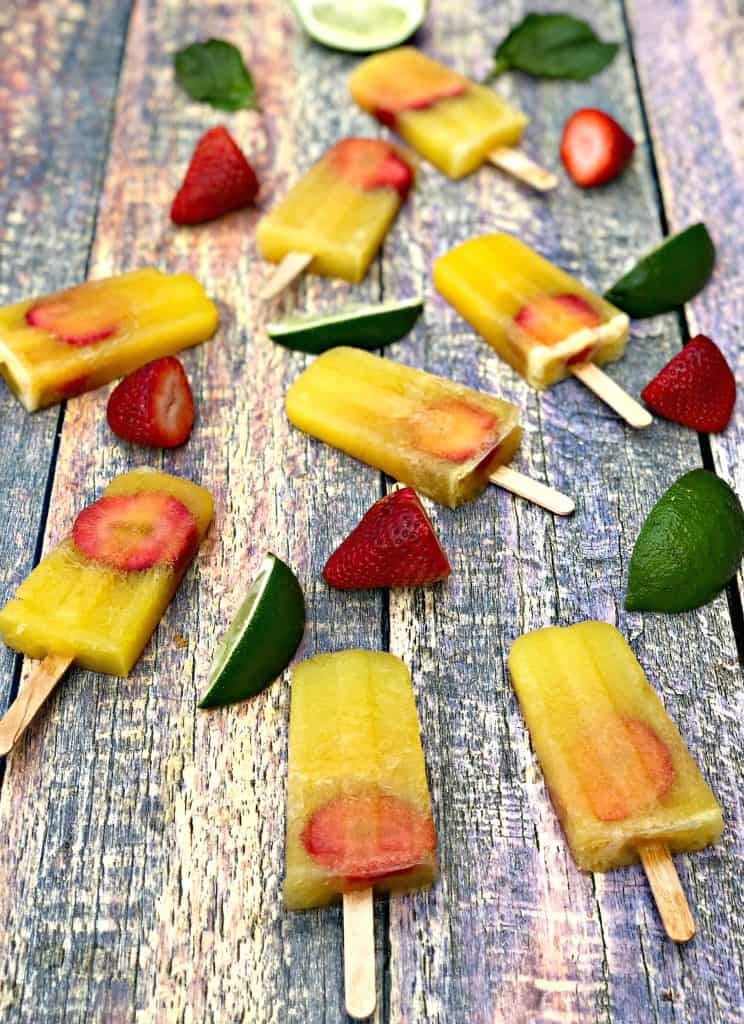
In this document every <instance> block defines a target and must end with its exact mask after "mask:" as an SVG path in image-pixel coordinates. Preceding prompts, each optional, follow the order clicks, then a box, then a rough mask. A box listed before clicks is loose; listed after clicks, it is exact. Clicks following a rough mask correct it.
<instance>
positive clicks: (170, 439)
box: [106, 356, 194, 448]
mask: <svg viewBox="0 0 744 1024" xmlns="http://www.w3.org/2000/svg"><path fill="white" fill-rule="evenodd" d="M106 419H107V420H108V424H109V426H110V427H111V429H112V430H113V432H114V433H115V434H118V436H119V437H121V438H123V439H124V440H125V441H131V442H132V444H149V445H152V446H153V447H155V448H174V447H175V446H176V445H179V444H183V442H184V441H185V440H186V438H187V437H188V436H189V433H190V432H191V427H192V425H193V423H194V399H193V396H192V394H191V388H190V387H189V382H188V379H187V377H186V374H185V372H184V369H183V367H182V366H181V364H180V363H179V361H178V360H177V359H176V357H175V356H163V357H162V358H161V359H154V360H153V361H152V362H151V363H146V364H145V365H144V366H141V367H140V368H139V370H135V371H134V373H130V374H129V376H128V377H125V378H124V380H123V381H121V382H120V383H119V384H117V386H116V387H115V388H114V390H113V391H112V392H111V396H110V397H109V400H108V406H107V408H106Z"/></svg>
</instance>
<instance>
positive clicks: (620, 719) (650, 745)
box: [574, 714, 674, 821]
mask: <svg viewBox="0 0 744 1024" xmlns="http://www.w3.org/2000/svg"><path fill="white" fill-rule="evenodd" d="M597 735H599V736H601V737H602V746H603V749H604V753H605V757H606V760H605V761H604V762H600V763H597V759H596V740H597ZM629 751H632V754H633V758H634V763H633V764H632V765H631V766H629V767H628V769H627V770H626V771H625V772H624V773H623V776H622V778H620V779H618V778H617V777H616V776H615V775H614V774H613V772H612V771H611V770H609V771H608V769H607V767H606V766H607V765H608V764H609V765H612V764H613V763H622V762H623V760H624V759H625V758H626V757H627V755H628V752H629ZM574 753H575V759H576V761H577V763H578V764H580V765H581V764H583V765H584V766H585V767H586V769H587V771H586V775H585V779H586V786H585V792H586V795H587V797H588V798H589V802H590V803H591V805H592V810H593V811H594V814H595V815H596V817H597V818H599V820H600V821H623V820H624V819H625V818H630V817H632V816H634V815H636V814H640V813H641V812H642V811H644V810H646V809H647V808H649V807H651V806H652V805H653V804H655V803H656V802H657V801H658V800H662V799H663V798H664V797H665V796H666V795H667V793H668V792H669V790H670V789H671V788H672V785H673V784H674V765H673V764H672V757H671V754H670V753H669V750H668V748H667V746H666V744H665V743H664V741H663V740H662V739H661V737H660V736H659V735H658V733H657V732H656V731H655V730H654V729H652V728H651V726H650V725H647V724H646V723H645V722H642V721H640V719H638V718H630V717H628V716H626V715H617V714H613V715H612V717H608V718H606V719H603V720H602V722H601V723H598V724H597V726H596V732H595V733H594V734H593V735H592V736H590V737H587V740H586V743H582V742H581V738H579V741H578V744H577V748H576V750H575V752H574Z"/></svg>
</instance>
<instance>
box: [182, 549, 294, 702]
mask: <svg viewBox="0 0 744 1024" xmlns="http://www.w3.org/2000/svg"><path fill="white" fill-rule="evenodd" d="M304 629H305V599H304V598H303V596H302V590H301V588H300V584H299V583H298V582H297V577H296V576H295V574H294V573H293V572H292V570H291V569H290V568H289V566H287V565H285V564H284V562H282V561H281V559H279V558H277V557H276V555H272V554H271V552H269V553H268V554H267V555H266V557H265V558H264V560H263V562H262V564H261V568H260V570H259V572H258V576H256V578H255V580H254V581H253V583H252V584H251V588H250V590H249V591H248V593H247V594H246V595H245V598H244V599H243V603H242V604H241V605H240V607H239V608H238V610H237V612H236V614H235V618H234V619H233V620H232V622H231V623H230V627H229V629H228V631H227V633H226V634H225V637H224V639H223V641H222V643H221V644H220V647H219V649H218V650H217V653H216V655H215V658H214V662H213V664H212V671H211V673H210V676H209V682H208V683H207V688H206V690H205V691H204V694H203V695H202V697H201V699H200V701H199V707H200V708H214V707H221V706H222V705H223V704H234V703H235V702H236V701H239V700H245V699H246V697H253V696H255V694H257V693H260V692H261V690H264V689H265V688H266V687H267V686H268V685H269V683H272V682H273V681H274V680H275V679H276V677H277V676H278V675H279V674H280V673H281V672H283V671H284V669H285V668H286V667H287V665H288V664H289V662H290V659H291V658H292V655H293V654H294V652H295V651H296V650H297V648H298V647H299V644H300V640H301V639H302V634H303V631H304Z"/></svg>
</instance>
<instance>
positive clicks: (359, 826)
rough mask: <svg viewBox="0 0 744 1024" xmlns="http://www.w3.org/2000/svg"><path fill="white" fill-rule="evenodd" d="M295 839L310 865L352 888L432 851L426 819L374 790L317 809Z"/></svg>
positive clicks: (431, 825) (430, 829) (428, 818)
mask: <svg viewBox="0 0 744 1024" xmlns="http://www.w3.org/2000/svg"><path fill="white" fill-rule="evenodd" d="M301 839H302V845H303V846H304V847H305V849H306V850H307V852H308V853H309V854H310V856H311V857H312V858H313V859H314V860H316V861H317V862H318V863H319V864H321V865H322V866H323V867H324V868H325V869H326V870H327V871H330V872H332V873H333V874H334V875H339V876H341V877H342V878H344V879H346V881H348V882H352V883H353V882H372V881H374V880H375V879H378V878H383V877H385V876H386V875H391V874H398V873H400V872H402V871H408V870H410V868H413V867H416V865H417V864H420V863H421V861H422V860H424V859H425V858H426V857H428V856H429V855H430V854H432V853H433V852H434V849H435V847H436V835H435V832H434V823H433V821H432V820H431V816H430V815H428V814H422V813H421V811H420V810H419V809H418V808H417V807H414V806H413V805H412V804H409V803H406V802H405V801H404V800H399V799H398V798H397V797H394V796H390V795H389V794H387V793H382V792H380V791H379V790H377V789H372V790H370V791H369V792H361V793H358V794H353V793H347V794H344V795H343V796H338V797H335V798H334V799H333V800H330V801H329V802H328V803H327V804H323V805H322V806H321V807H319V808H318V809H317V810H316V811H315V812H314V813H313V815H312V817H311V818H310V821H309V822H308V823H307V825H306V826H305V828H304V830H303V832H302V836H301Z"/></svg>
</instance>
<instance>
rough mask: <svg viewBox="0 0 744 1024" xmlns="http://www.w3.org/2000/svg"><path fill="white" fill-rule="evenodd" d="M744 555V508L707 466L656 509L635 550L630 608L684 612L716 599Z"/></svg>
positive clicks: (682, 480) (668, 494)
mask: <svg viewBox="0 0 744 1024" xmlns="http://www.w3.org/2000/svg"><path fill="white" fill-rule="evenodd" d="M742 556H744V510H743V509H742V507H741V502H740V501H739V499H738V497H737V496H736V494H735V493H734V492H733V491H732V490H731V488H730V487H729V485H728V484H727V483H726V482H725V481H724V480H721V479H720V477H717V476H716V475H715V473H711V472H709V471H708V470H707V469H693V470H692V471H691V472H690V473H685V475H684V476H681V477H680V478H679V480H677V481H676V482H675V483H673V484H672V486H671V487H670V488H669V490H668V491H666V493H665V494H663V495H662V496H661V498H659V500H658V501H657V503H656V504H655V505H654V507H653V508H652V509H651V512H650V513H649V516H648V519H647V520H646V522H645V523H644V524H643V526H642V527H641V532H640V533H639V534H638V539H637V540H636V542H635V547H634V548H633V555H632V557H631V559H630V570H629V573H628V591H627V594H626V597H625V607H626V608H627V609H628V611H652V612H683V611H688V610H689V609H690V608H698V607H700V605H703V604H707V603H708V601H712V600H713V598H714V597H715V596H716V594H717V593H718V592H719V591H721V590H723V588H724V587H725V586H726V584H727V583H728V582H729V580H730V579H732V577H733V576H734V575H735V574H736V570H737V569H738V568H739V563H740V562H741V559H742Z"/></svg>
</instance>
